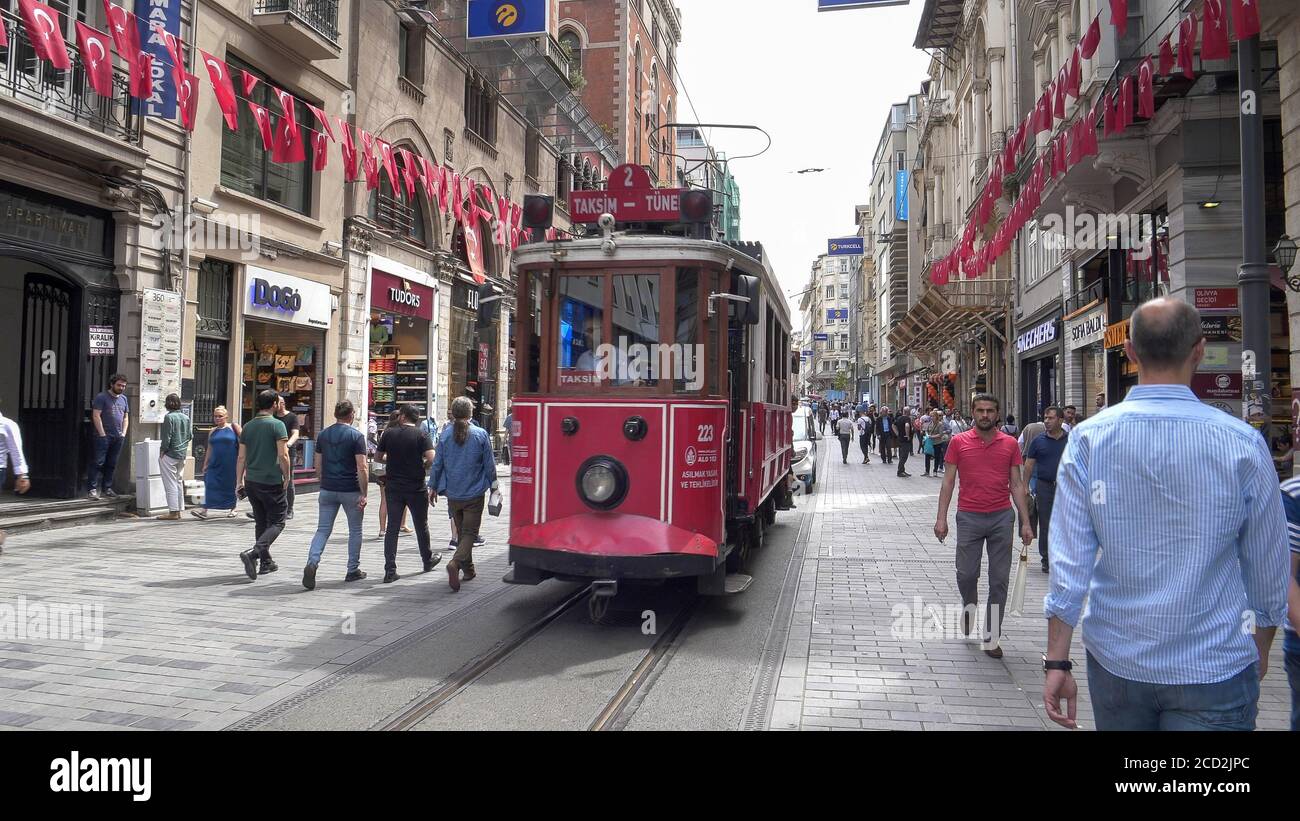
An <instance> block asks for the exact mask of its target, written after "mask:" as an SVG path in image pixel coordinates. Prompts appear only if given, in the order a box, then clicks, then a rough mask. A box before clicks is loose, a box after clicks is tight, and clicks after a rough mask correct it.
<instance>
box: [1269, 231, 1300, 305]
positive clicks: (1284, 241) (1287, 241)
mask: <svg viewBox="0 0 1300 821" xmlns="http://www.w3.org/2000/svg"><path fill="white" fill-rule="evenodd" d="M1297 247H1300V246H1297V245H1296V242H1295V240H1293V239H1291V238H1290V237H1288V236H1287V235H1286V234H1283V235H1282V236H1281V237H1279V238H1278V241H1277V245H1274V246H1273V260H1274V261H1275V262H1277V267H1278V268H1280V269H1282V276H1283V277H1284V278H1285V279H1286V287H1288V288H1290V289H1291V290H1292V291H1297V292H1300V275H1297V276H1295V277H1293V276H1291V268H1292V267H1293V266H1294V265H1295V253H1296V248H1297Z"/></svg>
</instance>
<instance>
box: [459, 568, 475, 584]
mask: <svg viewBox="0 0 1300 821" xmlns="http://www.w3.org/2000/svg"><path fill="white" fill-rule="evenodd" d="M477 575H478V574H477V573H475V572H474V568H472V567H469V568H466V569H465V570H462V571H461V575H460V580H461V581H463V582H472V581H474V577H475V576H477Z"/></svg>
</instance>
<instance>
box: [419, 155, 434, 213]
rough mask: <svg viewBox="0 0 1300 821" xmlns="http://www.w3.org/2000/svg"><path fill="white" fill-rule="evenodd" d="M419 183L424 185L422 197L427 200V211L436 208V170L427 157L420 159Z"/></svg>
mask: <svg viewBox="0 0 1300 821" xmlns="http://www.w3.org/2000/svg"><path fill="white" fill-rule="evenodd" d="M420 171H421V174H420V182H421V183H422V184H423V185H424V196H425V197H426V198H427V199H428V200H429V210H431V211H432V210H433V209H435V208H437V207H438V169H437V168H436V167H435V166H434V164H433V161H432V160H430V159H429V158H428V157H421V158H420Z"/></svg>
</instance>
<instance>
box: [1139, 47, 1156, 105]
mask: <svg viewBox="0 0 1300 821" xmlns="http://www.w3.org/2000/svg"><path fill="white" fill-rule="evenodd" d="M1155 73H1156V67H1155V65H1154V64H1153V63H1152V60H1151V56H1150V55H1147V57H1146V58H1145V59H1144V60H1143V61H1142V62H1141V63H1139V64H1138V116H1139V117H1145V118H1147V119H1148V120H1149V119H1151V118H1152V117H1154V116H1156V87H1155Z"/></svg>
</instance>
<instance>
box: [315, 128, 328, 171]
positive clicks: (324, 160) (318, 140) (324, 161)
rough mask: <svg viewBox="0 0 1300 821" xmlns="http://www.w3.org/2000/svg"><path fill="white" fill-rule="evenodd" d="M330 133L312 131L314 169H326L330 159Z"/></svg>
mask: <svg viewBox="0 0 1300 821" xmlns="http://www.w3.org/2000/svg"><path fill="white" fill-rule="evenodd" d="M329 149H330V135H329V134H327V133H326V132H324V131H312V132H311V151H312V163H311V170H312V171H324V170H325V167H326V166H327V165H329V161H330V153H329Z"/></svg>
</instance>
